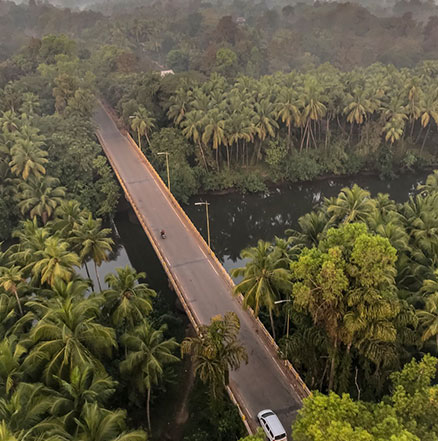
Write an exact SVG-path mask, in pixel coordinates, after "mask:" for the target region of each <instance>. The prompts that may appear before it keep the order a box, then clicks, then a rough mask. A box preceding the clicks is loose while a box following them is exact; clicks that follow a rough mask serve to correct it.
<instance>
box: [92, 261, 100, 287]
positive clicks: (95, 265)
mask: <svg viewBox="0 0 438 441" xmlns="http://www.w3.org/2000/svg"><path fill="white" fill-rule="evenodd" d="M94 271H95V272H96V279H97V284H98V285H99V291H100V292H102V286H101V285H100V279H99V273H98V272H97V264H96V262H94Z"/></svg>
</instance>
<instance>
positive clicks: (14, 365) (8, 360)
mask: <svg viewBox="0 0 438 441" xmlns="http://www.w3.org/2000/svg"><path fill="white" fill-rule="evenodd" d="M26 352H27V349H26V348H25V347H24V346H23V345H22V344H20V342H19V340H18V337H16V336H15V335H13V336H10V337H8V338H5V339H3V340H2V341H1V342H0V391H1V395H2V396H9V394H10V393H11V392H12V391H13V390H14V389H15V388H16V386H17V385H18V383H19V380H20V378H21V377H22V372H20V367H21V362H22V357H23V355H24V354H25V353H26Z"/></svg>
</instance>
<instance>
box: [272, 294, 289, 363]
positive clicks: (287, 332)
mask: <svg viewBox="0 0 438 441" xmlns="http://www.w3.org/2000/svg"><path fill="white" fill-rule="evenodd" d="M288 302H292V300H291V299H286V300H277V301H276V302H274V304H275V305H279V304H281V303H288ZM286 338H289V309H288V310H287V325H286ZM286 358H287V344H286Z"/></svg>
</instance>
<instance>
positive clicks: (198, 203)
mask: <svg viewBox="0 0 438 441" xmlns="http://www.w3.org/2000/svg"><path fill="white" fill-rule="evenodd" d="M195 205H205V217H206V218H207V243H208V247H209V248H211V246H210V218H209V217H208V206H209V205H210V204H209V203H208V202H207V201H203V202H195Z"/></svg>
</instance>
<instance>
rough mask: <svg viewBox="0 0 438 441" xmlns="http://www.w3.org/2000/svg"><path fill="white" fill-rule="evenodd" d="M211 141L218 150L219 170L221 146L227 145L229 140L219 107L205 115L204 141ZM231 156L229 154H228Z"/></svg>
mask: <svg viewBox="0 0 438 441" xmlns="http://www.w3.org/2000/svg"><path fill="white" fill-rule="evenodd" d="M210 141H211V144H212V147H213V150H214V151H215V152H216V166H217V169H218V170H219V148H220V146H221V145H222V144H223V145H227V143H228V140H227V138H226V135H225V119H224V115H223V114H222V113H221V112H220V111H219V109H213V110H210V111H209V112H208V113H207V114H206V115H205V127H204V132H203V133H202V142H203V143H204V144H205V145H207V144H208V143H209V142H210ZM228 158H229V155H228Z"/></svg>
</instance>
